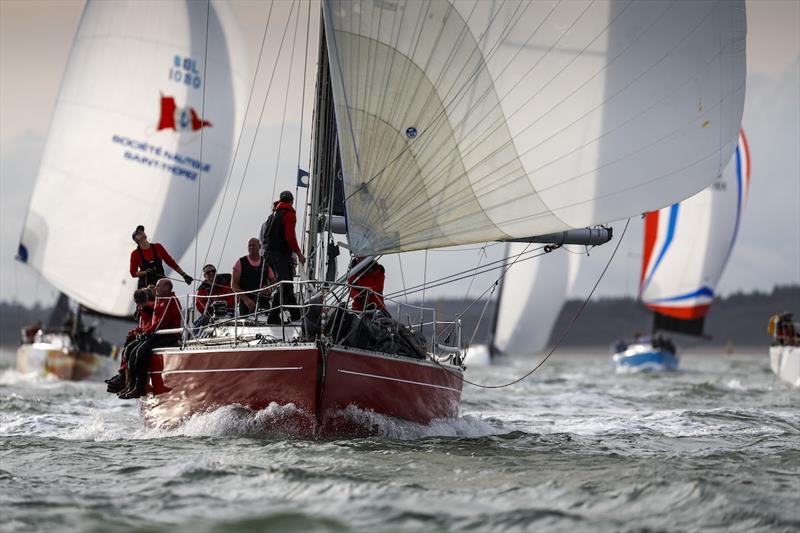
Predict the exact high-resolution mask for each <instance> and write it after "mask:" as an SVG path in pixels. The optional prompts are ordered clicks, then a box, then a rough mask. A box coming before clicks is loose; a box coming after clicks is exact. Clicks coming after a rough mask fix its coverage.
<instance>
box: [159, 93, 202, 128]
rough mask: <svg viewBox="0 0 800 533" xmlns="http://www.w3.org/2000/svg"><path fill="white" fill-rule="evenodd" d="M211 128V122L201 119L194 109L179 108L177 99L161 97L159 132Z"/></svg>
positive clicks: (187, 107)
mask: <svg viewBox="0 0 800 533" xmlns="http://www.w3.org/2000/svg"><path fill="white" fill-rule="evenodd" d="M205 127H209V128H210V127H211V122H209V121H207V120H205V119H202V118H200V116H199V115H198V114H197V111H195V110H194V108H193V107H189V106H186V107H178V105H177V104H176V103H175V98H173V97H172V96H164V95H163V94H162V95H161V118H160V119H159V120H158V130H159V131H160V130H166V129H173V130H175V131H197V130H199V129H201V128H205Z"/></svg>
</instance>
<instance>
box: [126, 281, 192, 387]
mask: <svg viewBox="0 0 800 533" xmlns="http://www.w3.org/2000/svg"><path fill="white" fill-rule="evenodd" d="M182 322H183V320H182V317H181V304H180V302H178V298H177V297H176V296H175V293H174V292H172V282H171V281H170V280H168V279H166V278H164V279H160V280H158V283H156V304H155V307H154V309H153V316H152V318H151V319H150V323H149V324H147V325H146V326H144V327H142V328H141V330H140V332H139V333H138V335H137V336H136V338H137V341H136V343H135V344H132V345H130V346H129V347H128V349H127V350H126V352H127V354H128V357H127V366H126V369H125V370H126V377H127V379H126V387H125V389H123V390H122V391H121V392H120V393H119V397H120V398H121V399H123V400H129V399H132V398H138V397H140V396H143V395H144V393H145V386H146V385H147V374H148V371H149V370H150V358H151V356H152V354H153V350H154V349H155V348H163V347H165V346H174V345H176V344H177V343H178V342H179V341H180V338H181V334H180V333H170V334H166V335H157V334H156V332H157V331H159V330H162V329H175V328H181V327H182Z"/></svg>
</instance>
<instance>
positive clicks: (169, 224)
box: [20, 0, 248, 315]
mask: <svg viewBox="0 0 800 533" xmlns="http://www.w3.org/2000/svg"><path fill="white" fill-rule="evenodd" d="M206 28H208V43H207V46H206ZM240 33H241V32H240V30H239V28H238V27H237V23H236V21H235V19H234V17H233V13H232V12H231V11H230V8H229V7H228V6H227V5H226V4H224V3H217V2H211V4H210V5H209V4H208V3H207V2H195V1H188V0H187V1H170V2H141V1H138V0H115V1H89V2H88V3H87V5H86V7H85V9H84V12H83V16H82V18H81V21H80V26H79V28H78V32H77V35H76V37H75V41H74V44H73V48H72V51H71V53H70V57H69V62H68V64H67V67H66V71H65V74H64V80H63V82H62V86H61V90H60V92H59V95H58V101H57V102H56V107H55V111H54V114H53V117H52V122H51V125H50V132H49V135H48V139H47V145H46V148H45V152H44V156H43V159H42V163H41V167H40V170H39V176H38V179H37V181H36V186H35V188H34V191H33V196H32V199H31V204H30V210H29V213H28V217H27V219H26V222H25V226H24V230H23V234H22V240H21V243H20V257H21V258H22V259H23V260H25V259H27V262H28V263H29V264H30V265H31V266H33V267H34V268H35V269H37V270H38V271H39V272H41V273H42V275H43V276H44V277H45V279H47V281H49V282H50V283H51V284H52V285H53V286H55V287H56V288H57V289H59V290H61V291H62V292H63V293H65V294H67V295H68V296H70V297H71V298H73V299H75V300H77V301H78V302H79V303H81V304H83V305H85V306H88V307H90V308H92V309H94V310H96V311H100V312H104V313H108V314H112V315H124V314H127V313H129V311H130V309H131V308H132V305H131V304H132V299H131V295H132V293H133V291H134V289H135V287H136V280H135V279H133V278H131V277H130V275H129V273H128V262H129V257H130V253H131V250H133V249H134V247H135V244H134V243H133V241H132V240H131V238H130V235H131V233H132V232H133V230H134V228H135V227H136V225H137V224H144V226H145V227H146V229H147V232H148V235H149V236H150V237H151V238H154V239H155V240H157V241H159V242H161V243H163V244H164V245H165V246H166V248H167V249H168V250H169V251H170V252H171V254H172V255H173V256H174V257H175V258H176V259H177V258H179V257H180V256H181V255H182V254H183V253H184V252H185V251H186V249H187V247H188V245H189V244H190V243H191V242H192V240H193V239H194V237H195V235H196V230H197V226H198V218H199V223H200V224H202V222H203V220H204V219H205V217H206V215H207V213H208V211H209V209H210V208H211V206H212V205H213V203H214V201H215V199H216V197H217V195H218V193H219V191H220V188H221V186H222V184H223V183H224V180H225V177H226V175H227V172H228V169H229V166H230V164H231V156H232V151H233V150H232V147H233V145H234V142H235V140H236V138H237V136H238V134H239V129H240V126H241V121H242V120H243V116H242V115H243V105H242V104H243V99H244V98H245V96H246V95H245V92H244V91H245V89H246V84H247V82H248V74H247V68H248V67H247V62H246V59H245V56H244V46H243V44H242V43H241V37H240ZM206 54H207V56H206ZM206 57H207V62H206ZM201 135H202V137H201ZM201 146H202V158H201ZM198 194H199V199H198ZM191 266H192V265H184V268H185V269H186V270H187V271H188V272H191Z"/></svg>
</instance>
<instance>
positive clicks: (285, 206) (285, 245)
mask: <svg viewBox="0 0 800 533" xmlns="http://www.w3.org/2000/svg"><path fill="white" fill-rule="evenodd" d="M293 202H294V195H293V194H292V193H291V191H283V192H282V193H281V194H280V196H279V197H278V202H277V203H276V204H273V208H272V214H271V215H270V216H269V218H267V221H266V222H264V223H263V224H262V225H261V246H262V248H263V250H264V257H265V258H266V259H267V263H268V264H269V266H270V267H272V270H273V271H274V272H275V276H277V278H278V281H292V280H293V279H294V259H293V258H292V254H295V255H297V260H298V261H300V263H301V264H305V262H306V257H305V256H304V255H303V252H302V251H301V250H300V245H299V244H297V236H296V235H295V225H296V224H297V214H296V213H295V210H294V207H292V203H293ZM281 305H289V306H296V305H297V298H296V297H295V294H294V288H293V287H292V285H291V284H289V283H284V284H281V286H280V290H278V291H275V294H274V295H273V297H272V311H270V313H269V316H268V317H267V322H268V323H270V324H280V323H281V322H282V321H283V317H282V316H281V313H282V309H281V307H280V306H281ZM287 309H288V311H289V315H290V316H291V318H292V320H293V321H295V320H300V316H301V313H300V309H298V308H297V307H289V308H287Z"/></svg>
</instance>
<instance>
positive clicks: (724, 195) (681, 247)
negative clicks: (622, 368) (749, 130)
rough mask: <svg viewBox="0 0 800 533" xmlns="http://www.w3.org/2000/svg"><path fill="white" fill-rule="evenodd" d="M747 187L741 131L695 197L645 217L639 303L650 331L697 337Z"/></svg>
mask: <svg viewBox="0 0 800 533" xmlns="http://www.w3.org/2000/svg"><path fill="white" fill-rule="evenodd" d="M749 186H750V154H749V151H748V147H747V139H746V137H745V135H744V132H743V131H741V132H740V133H739V142H738V145H737V148H736V152H735V153H734V156H733V158H732V159H731V161H730V163H729V164H728V166H727V167H726V168H725V170H724V171H723V172H722V174H721V175H720V176H719V178H718V179H717V180H716V181H714V182H713V183H712V184H711V185H709V186H708V187H707V188H706V189H704V190H702V191H701V192H699V193H698V194H696V195H694V196H692V197H691V198H688V199H686V200H684V201H682V202H680V203H676V204H673V205H671V206H669V207H665V208H663V209H660V210H659V211H653V212H651V213H648V214H647V216H646V217H645V232H644V255H643V261H642V274H641V279H640V296H641V299H642V303H644V305H645V306H647V307H648V308H649V309H651V310H652V311H653V312H654V313H655V315H656V320H655V322H656V328H657V329H665V330H672V331H679V332H683V333H688V334H694V335H701V334H702V333H703V320H704V317H705V316H706V313H708V310H709V307H710V306H711V302H712V300H713V299H714V295H715V290H716V286H717V283H718V282H719V279H720V276H722V272H723V270H724V269H725V265H726V264H727V262H728V258H729V257H730V254H731V251H732V249H733V246H734V243H735V242H736V236H737V234H738V231H739V225H740V222H741V217H742V211H743V208H744V204H745V202H746V200H747V192H748V189H749Z"/></svg>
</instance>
